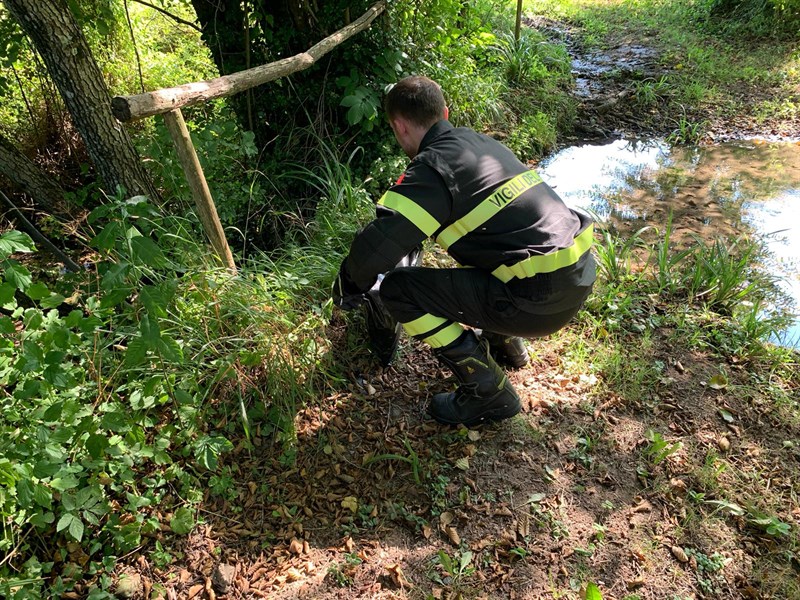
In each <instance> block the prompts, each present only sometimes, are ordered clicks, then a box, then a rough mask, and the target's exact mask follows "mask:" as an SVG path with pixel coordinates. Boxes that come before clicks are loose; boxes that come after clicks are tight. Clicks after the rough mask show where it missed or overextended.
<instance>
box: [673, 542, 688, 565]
mask: <svg viewBox="0 0 800 600" xmlns="http://www.w3.org/2000/svg"><path fill="white" fill-rule="evenodd" d="M670 551H671V552H672V556H674V557H675V558H676V559H677V560H678V562H681V563H687V562H689V557H688V556H686V552H684V551H683V548H681V547H680V546H672V548H670Z"/></svg>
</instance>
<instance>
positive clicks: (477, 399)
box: [428, 331, 520, 427]
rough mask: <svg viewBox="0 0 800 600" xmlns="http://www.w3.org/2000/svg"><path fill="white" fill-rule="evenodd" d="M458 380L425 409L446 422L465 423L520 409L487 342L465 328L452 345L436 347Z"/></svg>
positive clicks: (510, 414) (495, 418) (496, 418)
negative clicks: (455, 385)
mask: <svg viewBox="0 0 800 600" xmlns="http://www.w3.org/2000/svg"><path fill="white" fill-rule="evenodd" d="M435 354H436V357H437V358H438V359H439V360H440V361H441V362H443V363H444V364H445V365H447V366H448V367H450V369H451V370H452V371H453V375H455V376H456V379H458V381H459V383H460V384H461V385H460V386H459V387H458V389H457V390H456V391H455V392H451V393H444V394H436V395H435V396H434V397H433V399H432V400H431V404H430V407H429V408H428V412H430V414H431V416H432V417H433V418H434V419H436V420H437V421H439V423H444V424H446V425H458V424H459V423H463V424H464V425H466V426H467V427H471V426H473V425H477V424H478V423H481V422H482V421H499V420H501V419H507V418H509V417H513V416H514V415H515V414H517V413H518V412H519V411H520V404H519V398H518V397H517V393H516V392H515V391H514V388H513V387H512V386H511V383H510V382H509V381H508V377H506V374H505V373H503V370H502V369H501V368H500V367H499V366H498V365H497V363H496V362H495V361H494V359H492V357H491V356H490V355H489V348H488V344H487V343H486V342H485V341H483V342H481V341H478V338H477V337H476V336H475V334H474V333H473V332H472V331H466V332H464V334H463V335H462V337H461V339H460V340H459V341H457V342H456V343H455V345H454V346H452V347H449V346H448V347H447V348H444V349H441V350H436V351H435Z"/></svg>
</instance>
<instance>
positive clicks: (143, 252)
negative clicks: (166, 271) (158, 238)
mask: <svg viewBox="0 0 800 600" xmlns="http://www.w3.org/2000/svg"><path fill="white" fill-rule="evenodd" d="M131 250H132V251H133V257H132V258H134V259H136V260H137V261H138V262H139V264H142V265H146V266H148V267H155V268H158V267H163V266H164V265H165V264H166V263H167V259H166V258H165V257H164V253H163V252H162V251H161V248H159V247H158V245H157V244H156V243H155V242H154V241H153V240H151V239H150V238H148V237H144V236H141V235H140V236H136V237H134V238H133V239H131Z"/></svg>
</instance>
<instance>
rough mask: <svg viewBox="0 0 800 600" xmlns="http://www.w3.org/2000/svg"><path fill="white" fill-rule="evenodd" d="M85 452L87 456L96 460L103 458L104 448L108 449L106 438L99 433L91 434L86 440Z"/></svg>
mask: <svg viewBox="0 0 800 600" xmlns="http://www.w3.org/2000/svg"><path fill="white" fill-rule="evenodd" d="M85 446H86V450H87V451H88V452H89V455H90V456H91V457H92V458H94V459H95V460H97V459H98V458H101V457H102V456H103V453H104V452H105V450H106V448H108V438H107V437H106V436H104V435H102V434H99V433H93V434H91V435H90V436H89V437H88V438H86V444H85Z"/></svg>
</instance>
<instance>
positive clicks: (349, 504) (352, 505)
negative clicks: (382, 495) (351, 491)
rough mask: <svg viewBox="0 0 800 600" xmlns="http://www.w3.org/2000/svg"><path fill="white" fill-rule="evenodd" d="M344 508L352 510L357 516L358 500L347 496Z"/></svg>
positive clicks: (343, 504)
mask: <svg viewBox="0 0 800 600" xmlns="http://www.w3.org/2000/svg"><path fill="white" fill-rule="evenodd" d="M342 508H347V509H350V511H351V512H352V513H353V514H355V513H357V512H358V498H356V497H355V496H347V497H346V498H345V499H344V500H342Z"/></svg>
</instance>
